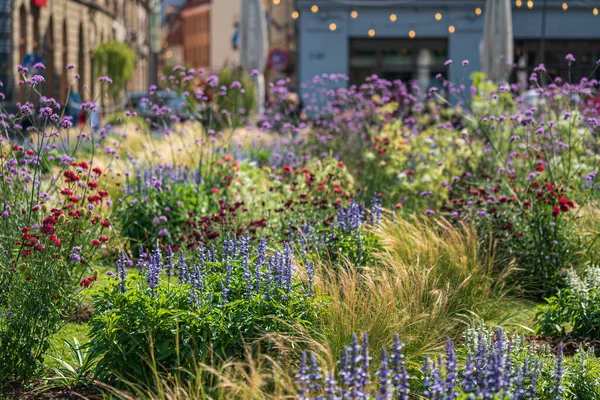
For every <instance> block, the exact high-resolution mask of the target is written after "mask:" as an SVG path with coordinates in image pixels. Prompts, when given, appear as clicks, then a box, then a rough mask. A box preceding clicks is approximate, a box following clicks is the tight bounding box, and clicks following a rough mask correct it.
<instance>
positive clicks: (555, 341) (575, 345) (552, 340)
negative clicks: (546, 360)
mask: <svg viewBox="0 0 600 400" xmlns="http://www.w3.org/2000/svg"><path fill="white" fill-rule="evenodd" d="M527 339H528V341H530V342H533V341H535V342H536V344H537V345H538V346H543V345H548V346H549V347H550V349H551V350H552V353H554V354H556V353H557V352H558V346H559V344H560V342H562V344H563V354H564V355H565V356H567V357H571V356H573V355H574V354H575V353H576V352H577V350H578V349H580V348H581V349H583V350H588V349H590V348H592V347H593V348H594V354H595V355H596V357H600V340H597V339H596V340H592V339H585V338H574V337H562V338H561V337H543V336H531V337H528V338H527Z"/></svg>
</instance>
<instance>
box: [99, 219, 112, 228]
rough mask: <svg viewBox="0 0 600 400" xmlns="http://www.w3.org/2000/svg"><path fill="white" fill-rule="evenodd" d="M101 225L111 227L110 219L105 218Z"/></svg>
mask: <svg viewBox="0 0 600 400" xmlns="http://www.w3.org/2000/svg"><path fill="white" fill-rule="evenodd" d="M100 225H102V226H103V227H105V228H109V227H110V221H109V220H107V219H105V220H104V221H102V222H100Z"/></svg>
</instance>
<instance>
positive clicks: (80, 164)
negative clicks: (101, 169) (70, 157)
mask: <svg viewBox="0 0 600 400" xmlns="http://www.w3.org/2000/svg"><path fill="white" fill-rule="evenodd" d="M79 166H80V167H81V168H83V169H88V168H89V167H90V166H89V165H87V163H86V162H85V161H82V162H80V163H79Z"/></svg>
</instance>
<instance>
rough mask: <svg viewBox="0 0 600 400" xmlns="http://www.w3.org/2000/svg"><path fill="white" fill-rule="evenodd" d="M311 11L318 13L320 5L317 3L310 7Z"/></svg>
mask: <svg viewBox="0 0 600 400" xmlns="http://www.w3.org/2000/svg"><path fill="white" fill-rule="evenodd" d="M310 11H312V12H314V13H316V12H317V11H319V6H318V5H316V4H313V6H312V7H311V8H310Z"/></svg>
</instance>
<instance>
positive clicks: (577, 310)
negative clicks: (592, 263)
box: [536, 268, 600, 339]
mask: <svg viewBox="0 0 600 400" xmlns="http://www.w3.org/2000/svg"><path fill="white" fill-rule="evenodd" d="M547 302H548V304H546V305H544V306H540V308H539V312H538V314H537V315H536V323H537V330H538V332H539V333H540V334H542V335H545V336H565V335H567V334H569V335H572V336H575V337H580V338H588V339H600V269H599V268H588V269H587V270H586V272H585V276H584V278H583V279H581V278H580V277H579V276H578V275H577V273H576V272H575V271H573V270H571V271H569V273H568V275H567V286H566V287H565V288H564V289H562V290H560V291H559V292H558V293H557V294H556V296H553V297H550V298H549V299H547Z"/></svg>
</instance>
